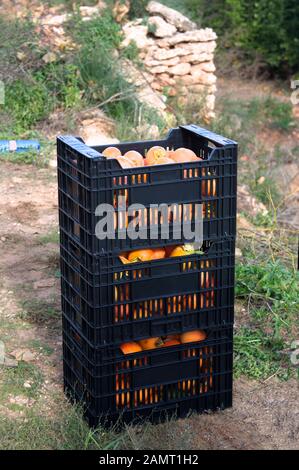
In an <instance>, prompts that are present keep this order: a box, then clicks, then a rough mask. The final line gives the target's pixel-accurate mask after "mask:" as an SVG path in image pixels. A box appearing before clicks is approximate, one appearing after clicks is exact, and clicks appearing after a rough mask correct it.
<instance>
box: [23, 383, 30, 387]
mask: <svg viewBox="0 0 299 470" xmlns="http://www.w3.org/2000/svg"><path fill="white" fill-rule="evenodd" d="M23 387H24V388H31V384H30V383H29V382H24V385H23Z"/></svg>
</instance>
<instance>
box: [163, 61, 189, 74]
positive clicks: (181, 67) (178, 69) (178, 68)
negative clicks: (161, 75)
mask: <svg viewBox="0 0 299 470" xmlns="http://www.w3.org/2000/svg"><path fill="white" fill-rule="evenodd" d="M168 71H169V73H170V74H171V75H187V74H188V73H190V71H191V65H190V64H188V63H182V64H177V65H174V66H173V67H169V69H168Z"/></svg>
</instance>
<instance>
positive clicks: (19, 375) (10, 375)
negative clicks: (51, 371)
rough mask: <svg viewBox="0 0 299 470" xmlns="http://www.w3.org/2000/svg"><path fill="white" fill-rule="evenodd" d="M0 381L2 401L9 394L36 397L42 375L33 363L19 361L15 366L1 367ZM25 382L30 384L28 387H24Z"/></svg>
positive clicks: (0, 397) (0, 398)
mask: <svg viewBox="0 0 299 470" xmlns="http://www.w3.org/2000/svg"><path fill="white" fill-rule="evenodd" d="M0 382H2V383H1V387H0V390H1V391H0V400H1V401H2V402H3V401H5V400H7V398H8V397H9V396H10V395H11V396H18V395H22V396H25V397H28V398H37V397H38V395H39V391H40V388H41V385H42V383H43V375H42V373H41V371H40V369H39V368H38V367H37V366H35V365H34V364H29V363H27V362H23V361H20V362H19V364H18V367H16V368H4V369H2V371H1V375H0ZM26 382H28V383H29V384H30V385H31V386H30V388H26V387H24V383H26Z"/></svg>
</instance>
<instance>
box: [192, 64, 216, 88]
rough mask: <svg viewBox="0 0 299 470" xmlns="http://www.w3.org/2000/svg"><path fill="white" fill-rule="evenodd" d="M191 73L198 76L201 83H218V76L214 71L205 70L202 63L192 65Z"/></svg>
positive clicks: (198, 81) (195, 76) (197, 78)
mask: <svg viewBox="0 0 299 470" xmlns="http://www.w3.org/2000/svg"><path fill="white" fill-rule="evenodd" d="M190 70H191V75H192V76H193V77H194V78H196V80H197V83H201V84H202V85H214V84H215V83H216V80H217V77H216V75H214V74H213V73H207V72H204V71H203V70H202V69H201V67H200V64H199V65H193V66H192V67H191V66H190Z"/></svg>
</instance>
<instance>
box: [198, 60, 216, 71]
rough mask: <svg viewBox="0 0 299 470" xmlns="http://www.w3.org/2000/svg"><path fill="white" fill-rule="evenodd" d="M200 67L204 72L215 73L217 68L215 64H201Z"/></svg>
mask: <svg viewBox="0 0 299 470" xmlns="http://www.w3.org/2000/svg"><path fill="white" fill-rule="evenodd" d="M198 67H200V68H201V70H203V71H204V72H215V71H216V67H215V65H214V62H212V61H210V62H202V63H201V64H199V65H198Z"/></svg>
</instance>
